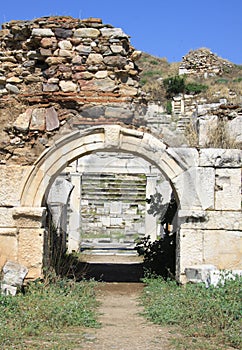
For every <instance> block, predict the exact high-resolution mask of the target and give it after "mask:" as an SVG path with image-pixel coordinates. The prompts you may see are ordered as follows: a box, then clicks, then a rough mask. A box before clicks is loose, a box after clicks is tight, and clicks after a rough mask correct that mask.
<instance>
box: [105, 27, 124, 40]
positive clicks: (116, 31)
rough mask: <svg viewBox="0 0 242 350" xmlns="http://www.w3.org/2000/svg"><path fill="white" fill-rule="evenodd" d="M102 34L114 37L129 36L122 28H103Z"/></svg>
mask: <svg viewBox="0 0 242 350" xmlns="http://www.w3.org/2000/svg"><path fill="white" fill-rule="evenodd" d="M100 31H101V33H102V36H104V37H108V38H110V37H112V38H128V35H127V34H125V33H124V32H123V30H122V29H121V28H101V29H100Z"/></svg>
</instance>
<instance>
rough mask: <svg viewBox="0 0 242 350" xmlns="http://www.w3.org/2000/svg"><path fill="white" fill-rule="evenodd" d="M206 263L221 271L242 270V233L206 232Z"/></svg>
mask: <svg viewBox="0 0 242 350" xmlns="http://www.w3.org/2000/svg"><path fill="white" fill-rule="evenodd" d="M204 262H205V263H206V264H213V265H216V266H217V267H218V268H219V269H227V270H233V269H241V268H242V231H229V230H205V231H204Z"/></svg>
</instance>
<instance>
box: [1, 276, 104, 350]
mask: <svg viewBox="0 0 242 350" xmlns="http://www.w3.org/2000/svg"><path fill="white" fill-rule="evenodd" d="M96 306H97V302H96V301H95V296H94V282H93V283H92V282H85V281H82V282H78V283H77V282H73V281H70V280H63V279H62V280H61V279H60V280H58V281H56V282H55V283H50V284H47V285H46V283H45V281H41V280H36V281H35V282H32V283H30V284H29V285H28V286H27V287H26V288H25V291H24V293H19V294H17V295H16V296H15V297H12V296H3V295H0V315H1V319H0V345H1V346H0V347H1V348H2V349H8V346H9V345H13V344H20V343H21V342H24V341H25V340H26V339H28V338H29V337H36V336H37V337H40V339H41V338H42V337H43V336H45V335H46V334H48V333H50V332H58V331H60V330H63V329H68V327H76V326H78V327H80V326H81V327H97V326H98V323H97V321H96V311H95V308H96Z"/></svg>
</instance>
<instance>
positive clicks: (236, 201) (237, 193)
mask: <svg viewBox="0 0 242 350" xmlns="http://www.w3.org/2000/svg"><path fill="white" fill-rule="evenodd" d="M215 209H216V210H240V209H241V169H240V168H238V169H216V175H215Z"/></svg>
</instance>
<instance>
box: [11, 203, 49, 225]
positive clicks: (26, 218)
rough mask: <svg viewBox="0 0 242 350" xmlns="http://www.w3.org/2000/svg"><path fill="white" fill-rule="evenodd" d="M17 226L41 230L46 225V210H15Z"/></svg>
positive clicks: (22, 208) (23, 208)
mask: <svg viewBox="0 0 242 350" xmlns="http://www.w3.org/2000/svg"><path fill="white" fill-rule="evenodd" d="M13 218H14V220H15V223H16V226H17V227H19V228H20V227H21V228H34V227H36V228H41V227H44V225H45V218H46V208H34V207H18V208H14V209H13Z"/></svg>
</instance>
